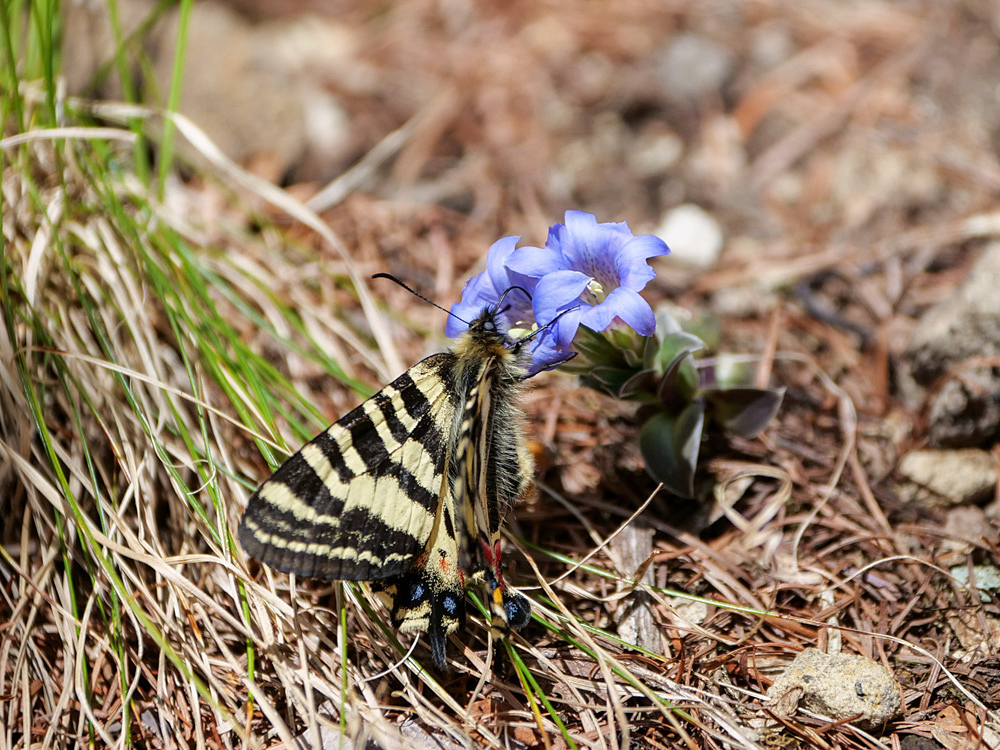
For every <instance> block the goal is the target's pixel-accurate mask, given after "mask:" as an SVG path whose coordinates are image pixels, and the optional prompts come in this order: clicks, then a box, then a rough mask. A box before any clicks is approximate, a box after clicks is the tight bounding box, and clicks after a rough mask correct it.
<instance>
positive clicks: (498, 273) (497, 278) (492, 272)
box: [462, 237, 521, 299]
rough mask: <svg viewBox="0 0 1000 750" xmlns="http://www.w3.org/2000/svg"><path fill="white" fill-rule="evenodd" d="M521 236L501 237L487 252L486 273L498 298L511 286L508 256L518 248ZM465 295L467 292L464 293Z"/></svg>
mask: <svg viewBox="0 0 1000 750" xmlns="http://www.w3.org/2000/svg"><path fill="white" fill-rule="evenodd" d="M520 239H521V238H520V237H501V238H500V239H498V240H497V241H496V242H494V243H493V244H492V245H490V249H489V250H488V251H487V253H486V274H487V275H488V276H489V279H490V282H491V283H492V284H493V289H494V290H495V291H496V294H497V299H499V298H500V295H501V294H503V293H504V291H506V289H507V287H509V286H510V277H509V276H508V274H507V265H506V263H507V258H509V257H510V255H511V253H513V252H514V250H515V249H516V248H517V243H518V241H519V240H520ZM462 296H463V297H464V296H465V294H464V293H463V294H462Z"/></svg>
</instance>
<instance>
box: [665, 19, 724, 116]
mask: <svg viewBox="0 0 1000 750" xmlns="http://www.w3.org/2000/svg"><path fill="white" fill-rule="evenodd" d="M732 71H733V54H732V53H731V52H730V51H729V50H728V49H726V48H725V47H724V46H723V45H721V44H719V43H717V42H714V41H712V40H711V39H708V38H707V37H703V36H701V35H700V34H677V35H676V36H674V37H673V38H671V40H670V42H669V43H668V45H667V47H666V48H665V49H664V50H663V51H662V52H661V53H660V54H659V56H658V57H657V59H656V72H657V79H658V81H659V83H660V86H661V87H662V89H663V93H664V95H665V96H667V97H668V98H669V99H674V100H680V101H697V100H698V99H700V98H701V97H702V96H705V95H706V94H709V93H712V92H716V91H718V90H719V88H720V87H721V86H722V84H723V83H725V81H726V79H727V78H729V76H730V75H731V74H732Z"/></svg>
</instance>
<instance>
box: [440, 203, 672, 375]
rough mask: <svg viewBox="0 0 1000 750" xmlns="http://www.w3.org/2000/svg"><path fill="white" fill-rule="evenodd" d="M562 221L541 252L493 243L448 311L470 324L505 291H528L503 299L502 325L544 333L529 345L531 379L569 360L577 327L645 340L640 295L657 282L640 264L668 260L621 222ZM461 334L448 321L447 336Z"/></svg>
mask: <svg viewBox="0 0 1000 750" xmlns="http://www.w3.org/2000/svg"><path fill="white" fill-rule="evenodd" d="M565 221H566V223H565V224H556V225H555V226H553V227H552V228H551V229H549V236H548V239H547V240H546V242H545V247H521V248H519V247H517V242H518V239H519V238H518V237H504V238H503V239H501V240H498V241H497V242H495V243H494V244H493V246H492V247H491V248H490V251H489V254H488V255H487V258H486V271H484V272H483V273H481V274H479V275H477V276H475V277H473V278H472V279H470V280H469V282H468V283H467V284H466V285H465V289H464V290H463V292H462V301H461V302H459V303H457V304H456V305H455V306H454V307H452V313H454V314H455V315H458V316H460V317H462V318H464V319H466V320H471V319H472V318H474V317H475V316H476V315H478V314H479V312H481V311H482V309H483V307H485V306H486V305H491V304H494V305H495V304H496V303H497V301H498V300H499V299H500V296H501V295H502V294H503V293H504V292H505V291H506V290H507V289H509V288H510V287H511V286H520V287H523V288H524V289H525V290H527V292H528V293H529V294H530V295H531V299H530V300H529V299H527V298H526V296H525V295H524V294H522V293H521V292H518V291H515V292H512V293H511V294H509V295H508V296H507V298H506V300H505V305H504V307H505V311H504V312H503V314H502V316H501V318H502V322H503V323H504V324H506V325H507V326H508V330H509V329H510V328H516V329H525V330H532V329H533V328H536V327H537V328H542V329H543V330H542V331H541V333H540V334H538V335H537V336H535V338H534V339H532V343H531V354H532V360H531V367H530V372H531V374H534V373H536V372H539V371H541V370H544V369H546V368H548V367H552V366H554V365H556V364H558V363H559V362H562V361H564V360H566V359H568V358H569V357H571V356H572V354H573V350H572V343H573V338H574V337H575V336H576V332H577V330H578V329H579V327H580V326H581V325H584V326H586V327H587V328H590V329H591V330H593V331H605V330H608V329H609V328H618V327H624V326H627V327H629V328H632V329H633V330H635V331H636V332H637V333H639V334H641V335H643V336H650V335H652V334H653V332H654V330H655V328H656V319H655V317H654V316H653V310H652V308H650V306H649V303H647V302H646V301H645V300H644V299H643V298H642V297H641V296H640V295H639V292H640V291H642V289H644V288H645V286H646V284H647V283H648V282H649V281H650V280H651V279H652V278H653V277H654V276H655V275H656V272H655V271H654V270H653V269H652V268H651V267H650V266H649V264H648V263H647V262H646V260H647V259H649V258H653V257H656V256H658V255H666V254H667V253H669V252H670V251H669V249H668V248H667V246H666V244H665V243H664V242H663V240H661V239H659V238H658V237H654V236H653V235H648V234H646V235H640V236H639V237H636V236H634V235H633V234H632V232H631V231H630V230H629V228H628V224H626V223H625V222H609V223H605V224H598V223H597V219H596V217H594V215H593V214H588V213H584V212H582V211H567V212H566V218H565ZM507 302H509V303H510V305H509V307H508V305H507V304H506V303H507ZM465 327H466V326H465V325H464V324H463V323H461V321H458V320H456V319H455V318H450V319H449V321H448V327H447V329H446V332H447V334H448V335H449V336H456V335H458V334H459V333H461V332H462V330H464V329H465Z"/></svg>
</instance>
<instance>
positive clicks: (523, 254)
mask: <svg viewBox="0 0 1000 750" xmlns="http://www.w3.org/2000/svg"><path fill="white" fill-rule="evenodd" d="M567 268H568V266H567V265H566V261H565V260H564V259H563V257H562V255H560V254H559V251H558V250H555V249H553V248H551V247H532V246H530V245H525V246H524V247H519V248H518V249H517V250H516V251H515V252H514V253H512V254H511V255H510V257H509V258H508V259H507V269H508V270H509V271H511V272H512V273H514V274H517V275H519V276H524V277H527V278H531V279H540V278H541V277H542V276H545V275H546V274H550V273H554V272H556V271H563V270H566V269H567Z"/></svg>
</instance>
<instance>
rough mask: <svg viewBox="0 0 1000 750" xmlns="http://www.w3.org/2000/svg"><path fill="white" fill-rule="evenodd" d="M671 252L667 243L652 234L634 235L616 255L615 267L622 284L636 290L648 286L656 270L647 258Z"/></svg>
mask: <svg viewBox="0 0 1000 750" xmlns="http://www.w3.org/2000/svg"><path fill="white" fill-rule="evenodd" d="M669 252H670V248H668V247H667V243H665V242H664V241H663V240H661V239H660V238H659V237H656V236H655V235H652V234H641V235H639V236H638V237H633V238H632V239H630V240H629V241H628V242H626V243H625V244H624V245H622V247H621V248H620V249H619V250H618V254H617V256H616V257H615V268H616V270H617V273H618V279H619V282H620V283H621V285H622V286H624V287H627V288H628V289H633V290H635V291H637V292H638V291H641V290H643V289H644V288H645V287H646V284H648V283H649V282H650V281H652V280H653V277H654V276H656V271H654V270H653V269H652V267H651V266H650V265H649V264H648V263H647V262H646V259H647V258H655V257H657V256H660V255H666V254H667V253H669Z"/></svg>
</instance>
